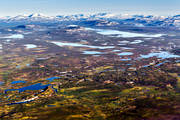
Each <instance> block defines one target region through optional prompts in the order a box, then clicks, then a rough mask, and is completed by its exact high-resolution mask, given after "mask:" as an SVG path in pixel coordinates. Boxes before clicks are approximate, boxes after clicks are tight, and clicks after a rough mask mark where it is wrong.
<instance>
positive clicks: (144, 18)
mask: <svg viewBox="0 0 180 120" xmlns="http://www.w3.org/2000/svg"><path fill="white" fill-rule="evenodd" d="M59 21H81V22H83V23H87V24H94V25H96V26H112V25H118V24H124V25H134V26H137V27H144V26H172V27H180V15H175V16H169V17H165V16H153V15H128V14H125V15H115V14H110V13H98V14H88V15H86V14H76V15H57V16H46V15H43V14H37V13H35V14H31V15H18V16H15V17H9V16H8V17H3V18H0V22H59Z"/></svg>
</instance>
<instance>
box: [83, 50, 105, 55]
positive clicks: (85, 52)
mask: <svg viewBox="0 0 180 120" xmlns="http://www.w3.org/2000/svg"><path fill="white" fill-rule="evenodd" d="M83 54H86V55H95V54H102V52H97V51H83Z"/></svg>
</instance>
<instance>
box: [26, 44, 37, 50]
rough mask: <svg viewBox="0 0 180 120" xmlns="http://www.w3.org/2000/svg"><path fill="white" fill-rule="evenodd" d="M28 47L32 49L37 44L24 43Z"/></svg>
mask: <svg viewBox="0 0 180 120" xmlns="http://www.w3.org/2000/svg"><path fill="white" fill-rule="evenodd" d="M24 46H25V47H26V48H27V49H32V48H36V47H37V45H34V44H26V45H24Z"/></svg>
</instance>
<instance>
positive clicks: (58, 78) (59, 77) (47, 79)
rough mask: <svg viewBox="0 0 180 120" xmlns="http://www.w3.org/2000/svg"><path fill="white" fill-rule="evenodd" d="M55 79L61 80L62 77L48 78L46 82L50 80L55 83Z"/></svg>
mask: <svg viewBox="0 0 180 120" xmlns="http://www.w3.org/2000/svg"><path fill="white" fill-rule="evenodd" d="M55 79H60V77H51V78H47V79H46V80H49V81H51V82H52V81H53V80H55Z"/></svg>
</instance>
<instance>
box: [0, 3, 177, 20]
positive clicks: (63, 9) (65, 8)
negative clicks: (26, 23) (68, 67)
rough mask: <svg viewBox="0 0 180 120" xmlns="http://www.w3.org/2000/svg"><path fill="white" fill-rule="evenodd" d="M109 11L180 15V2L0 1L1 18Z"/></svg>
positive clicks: (115, 12) (116, 12)
mask: <svg viewBox="0 0 180 120" xmlns="http://www.w3.org/2000/svg"><path fill="white" fill-rule="evenodd" d="M100 12H108V13H114V14H145V15H147V14H148V15H150V14H151V15H165V16H169V15H175V14H180V0H0V16H1V17H2V16H16V15H21V14H31V13H43V14H45V15H49V16H51V15H52V16H54V15H69V14H80V13H86V14H91V13H100Z"/></svg>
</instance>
